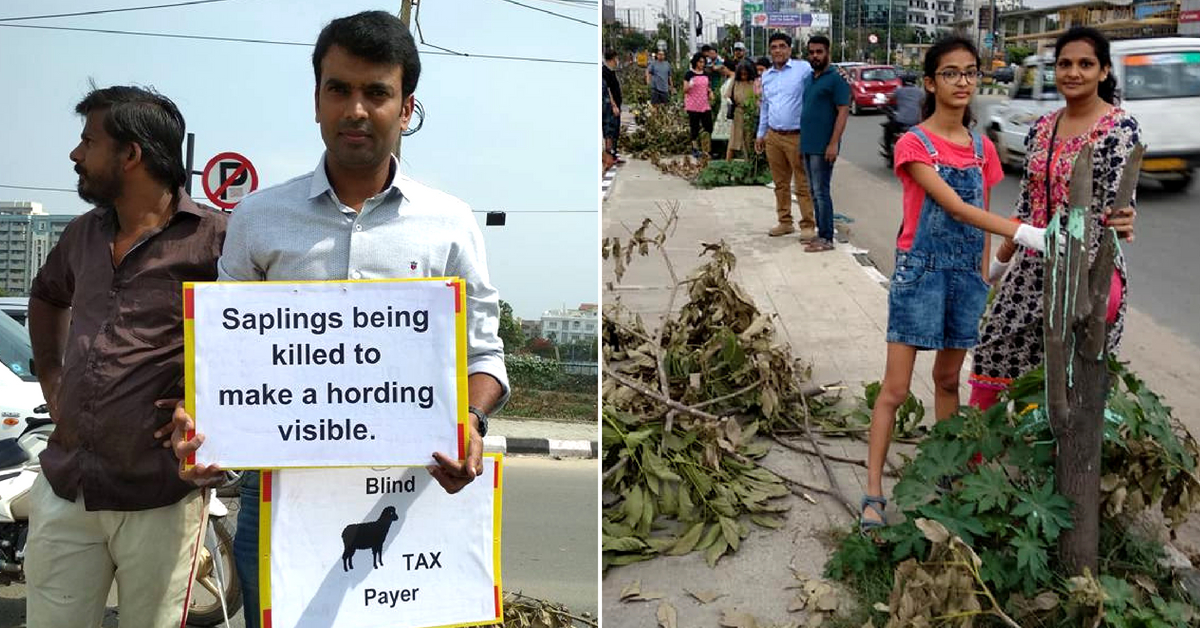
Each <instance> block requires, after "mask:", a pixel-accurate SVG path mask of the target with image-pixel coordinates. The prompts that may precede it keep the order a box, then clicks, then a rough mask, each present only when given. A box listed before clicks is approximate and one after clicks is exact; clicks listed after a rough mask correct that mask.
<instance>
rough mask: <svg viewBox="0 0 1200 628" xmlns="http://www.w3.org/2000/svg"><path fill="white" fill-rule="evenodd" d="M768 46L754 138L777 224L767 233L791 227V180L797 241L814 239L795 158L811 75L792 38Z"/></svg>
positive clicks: (774, 38) (776, 37)
mask: <svg viewBox="0 0 1200 628" xmlns="http://www.w3.org/2000/svg"><path fill="white" fill-rule="evenodd" d="M768 49H769V50H770V53H771V68H770V69H768V70H767V71H766V72H764V73H763V76H762V88H763V89H762V101H761V102H762V105H761V109H760V110H759V114H758V138H757V139H755V140H754V150H755V151H757V152H760V153H761V152H763V151H764V150H765V151H766V153H767V163H768V164H770V165H771V178H772V179H774V180H775V213H776V214H777V217H778V219H779V224H777V225H775V227H773V228H772V229H771V230H770V231H768V232H767V233H768V234H769V235H771V236H782V235H787V234H789V233H793V232H795V231H796V228H795V227H794V226H792V180H793V179H795V183H796V201H797V202H798V203H799V204H800V240H801V241H802V242H807V241H809V240H812V239H813V238H816V237H817V222H816V220H815V217H814V212H813V202H812V196H811V194H810V192H809V187H808V176H807V175H806V174H805V172H804V160H803V159H801V157H800V113H801V111H802V110H803V109H804V86H805V83H806V82H807V79H808V78H809V77H810V76H812V73H813V72H812V67H811V66H809V64H808V62H807V61H804V60H802V59H793V58H792V38H791V37H789V36H787V35H785V34H783V33H774V34H773V35H771V37H770V40H769V44H768Z"/></svg>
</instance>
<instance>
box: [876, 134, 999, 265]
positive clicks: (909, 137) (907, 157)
mask: <svg viewBox="0 0 1200 628" xmlns="http://www.w3.org/2000/svg"><path fill="white" fill-rule="evenodd" d="M921 130H923V131H925V135H927V136H928V137H929V141H930V142H933V147H934V149H936V150H937V153H938V161H939V162H941V163H942V164H944V165H947V166H950V167H951V168H967V167H969V166H972V165H974V164H975V148H974V147H973V146H972V145H970V144H968V145H966V146H960V145H958V144H955V143H953V142H951V141H950V140H947V139H946V138H944V137H939V136H937V135H935V134H933V133H931V132H930V131H929V129H926V128H924V127H921ZM895 155H896V157H895V161H896V176H897V177H899V178H900V187H901V189H902V190H903V192H904V224H903V225H902V226H901V228H900V236H899V237H897V238H896V248H898V249H900V250H901V251H907V250H909V249H911V248H912V243H913V237H914V236H916V234H917V225H918V224H920V222H921V206H922V205H924V204H925V188H923V187H921V186H919V185H917V182H916V181H914V180H913V178H912V177H911V176H909V174H908V171H907V170H906V169H905V168H904V165H905V164H907V163H911V162H917V163H922V164H929V165H931V166H932V165H933V157H931V156H930V155H929V151H928V150H926V149H925V144H924V143H922V142H921V138H919V137H917V135H916V134H915V133H912V132H909V133H905V134H904V135H903V136H902V137H901V138H900V139H899V140H897V141H896V150H895ZM1003 178H1004V168H1003V167H1002V166H1001V165H1000V156H999V155H997V154H996V147H995V146H994V145H993V144H992V141H991V140H989V139H988V138H987V137H984V138H983V186H984V189H985V190H988V189H991V188H992V186H994V185H996V184H997V183H999V182H1000V180H1001V179H1003ZM985 198H986V196H985ZM984 209H986V208H984Z"/></svg>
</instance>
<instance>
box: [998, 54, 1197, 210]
mask: <svg viewBox="0 0 1200 628" xmlns="http://www.w3.org/2000/svg"><path fill="white" fill-rule="evenodd" d="M1112 57H1113V71H1114V73H1115V75H1116V78H1117V97H1118V99H1119V100H1120V105H1121V107H1122V108H1123V109H1125V110H1126V111H1128V112H1129V113H1130V114H1132V115H1133V117H1134V118H1136V119H1137V121H1138V124H1139V125H1140V126H1141V131H1142V137H1141V140H1142V143H1143V144H1145V145H1146V155H1145V158H1144V159H1143V160H1142V174H1141V177H1142V179H1143V180H1154V181H1158V182H1160V183H1161V184H1162V185H1163V187H1164V188H1165V189H1166V190H1168V191H1182V190H1185V189H1187V187H1188V186H1189V185H1190V184H1191V182H1192V179H1193V178H1194V173H1195V169H1196V168H1198V167H1200V125H1196V124H1195V118H1196V115H1197V114H1198V113H1200V38H1196V37H1160V38H1150V39H1129V40H1121V41H1114V42H1112ZM1062 106H1063V102H1062V97H1061V96H1060V95H1059V93H1058V90H1057V88H1056V87H1055V85H1054V58H1053V57H1052V56H1032V57H1029V58H1027V59H1025V61H1024V63H1022V65H1021V68H1020V70H1019V71H1018V73H1017V76H1016V77H1015V78H1014V80H1013V85H1012V87H1010V88H1009V98H1008V99H1007V100H1006V101H1004V102H1003V103H1000V104H999V105H996V106H995V107H993V108H992V109H991V111H990V112H989V114H988V116H987V118H986V119H987V133H988V137H990V138H991V139H992V142H993V143H995V145H996V150H997V151H998V152H999V153H1000V159H1001V161H1003V162H1005V163H1006V164H1007V165H1009V166H1013V167H1020V166H1021V165H1022V164H1024V161H1025V136H1026V135H1028V133H1029V128H1030V126H1031V125H1032V124H1033V123H1034V122H1035V121H1037V119H1038V118H1039V117H1040V116H1042V115H1043V114H1045V113H1048V112H1051V111H1054V110H1055V109H1058V108H1059V107H1062Z"/></svg>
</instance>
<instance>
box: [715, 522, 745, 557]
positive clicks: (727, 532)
mask: <svg viewBox="0 0 1200 628" xmlns="http://www.w3.org/2000/svg"><path fill="white" fill-rule="evenodd" d="M719 522H720V524H721V535H722V536H724V537H725V542H726V543H728V544H729V547H730V548H731V549H732V550H733V551H735V552H736V551H737V548H738V545H739V544H740V543H741V540H742V539H741V537H739V536H738V526H737V522H736V521H734V520H733V519H730V518H729V517H721V518H720V519H719Z"/></svg>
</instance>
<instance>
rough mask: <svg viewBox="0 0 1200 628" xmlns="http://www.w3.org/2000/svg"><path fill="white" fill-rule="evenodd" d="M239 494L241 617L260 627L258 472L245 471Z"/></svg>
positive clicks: (251, 627) (236, 544) (249, 626)
mask: <svg viewBox="0 0 1200 628" xmlns="http://www.w3.org/2000/svg"><path fill="white" fill-rule="evenodd" d="M240 493H241V502H240V505H239V507H238V520H237V534H236V535H235V536H234V537H233V562H234V564H236V565H237V574H238V582H241V584H242V616H243V617H245V619H246V628H259V626H260V625H261V624H260V622H259V604H258V495H259V480H258V472H257V471H246V472H245V474H244V479H243V480H242V487H241V491H240Z"/></svg>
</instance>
